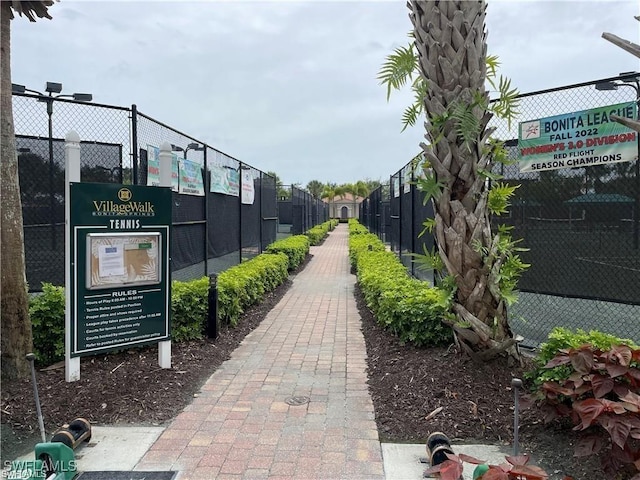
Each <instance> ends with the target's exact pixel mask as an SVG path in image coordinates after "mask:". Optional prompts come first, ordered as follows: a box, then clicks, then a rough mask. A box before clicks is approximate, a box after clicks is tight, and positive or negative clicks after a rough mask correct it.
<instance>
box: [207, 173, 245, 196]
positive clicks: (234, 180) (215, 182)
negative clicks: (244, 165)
mask: <svg viewBox="0 0 640 480" xmlns="http://www.w3.org/2000/svg"><path fill="white" fill-rule="evenodd" d="M209 169H210V171H211V182H210V185H209V191H210V192H212V193H222V194H224V195H232V196H234V197H237V196H238V195H240V175H239V174H238V171H237V170H235V169H233V168H227V167H220V166H217V165H213V166H211V167H209Z"/></svg>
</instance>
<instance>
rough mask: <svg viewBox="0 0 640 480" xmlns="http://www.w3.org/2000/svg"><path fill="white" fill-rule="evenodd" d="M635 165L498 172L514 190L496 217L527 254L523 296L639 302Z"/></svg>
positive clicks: (515, 168)
mask: <svg viewBox="0 0 640 480" xmlns="http://www.w3.org/2000/svg"><path fill="white" fill-rule="evenodd" d="M635 163H636V162H625V163H620V164H612V165H607V166H592V167H587V168H576V169H570V170H550V171H547V172H539V173H521V172H520V171H519V170H518V168H517V166H515V165H511V166H507V167H505V169H504V177H505V178H504V180H505V181H508V182H509V183H513V184H518V185H520V187H519V188H518V189H517V190H516V193H515V195H514V198H513V201H512V206H511V210H510V212H509V214H508V216H507V217H506V218H499V219H498V220H500V221H501V223H507V224H509V225H511V226H513V227H514V236H515V237H516V238H522V245H523V246H524V247H526V248H527V249H528V251H525V252H523V253H522V257H523V259H524V260H525V261H526V262H527V263H530V264H531V268H529V269H528V270H527V271H525V272H524V274H523V275H522V279H521V281H520V284H519V285H520V288H521V289H522V290H523V291H532V292H539V293H544V294H552V295H564V296H578V297H581V298H592V299H601V300H608V301H614V302H623V303H633V304H640V297H639V296H638V286H639V285H640V255H639V254H638V242H637V238H636V232H637V230H636V228H635V222H636V218H634V202H635V200H634V199H635V197H636V195H638V193H637V192H634V189H636V188H637V186H636V185H635V183H636V179H635V175H634V171H635V168H636V166H635ZM594 185H595V187H594ZM585 192H588V193H585Z"/></svg>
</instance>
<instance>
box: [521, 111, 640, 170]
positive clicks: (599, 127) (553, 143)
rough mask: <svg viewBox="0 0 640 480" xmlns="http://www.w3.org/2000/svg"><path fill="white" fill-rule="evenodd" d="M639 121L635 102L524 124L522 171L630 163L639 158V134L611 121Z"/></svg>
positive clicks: (522, 130) (522, 123)
mask: <svg viewBox="0 0 640 480" xmlns="http://www.w3.org/2000/svg"><path fill="white" fill-rule="evenodd" d="M611 115H617V116H619V117H627V118H632V119H635V118H636V116H637V112H636V105H635V103H633V102H629V103H619V104H616V105H611V106H608V107H599V108H594V109H591V110H582V111H579V112H573V113H566V114H563V115H556V116H554V117H547V118H541V119H537V120H530V121H527V122H521V123H520V125H519V135H518V150H519V153H520V171H521V172H535V171H541V170H555V169H559V168H576V167H588V166H590V165H600V164H605V163H616V162H629V161H633V160H635V159H636V158H637V157H638V146H637V143H636V142H637V139H638V134H637V133H636V132H634V131H633V130H631V129H630V128H628V127H625V126H624V125H622V124H620V123H617V122H614V121H613V120H611V118H610V117H611Z"/></svg>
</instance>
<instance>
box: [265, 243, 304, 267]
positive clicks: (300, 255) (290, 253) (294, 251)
mask: <svg viewBox="0 0 640 480" xmlns="http://www.w3.org/2000/svg"><path fill="white" fill-rule="evenodd" d="M309 245H310V243H309V237H307V236H306V235H294V236H292V237H287V238H283V239H282V240H277V241H275V242H273V243H272V244H271V245H269V246H268V247H267V249H266V252H267V253H284V254H285V255H286V256H287V258H288V259H289V271H291V270H295V269H296V267H298V265H300V264H301V263H302V262H303V261H304V259H305V258H306V257H307V255H308V254H309Z"/></svg>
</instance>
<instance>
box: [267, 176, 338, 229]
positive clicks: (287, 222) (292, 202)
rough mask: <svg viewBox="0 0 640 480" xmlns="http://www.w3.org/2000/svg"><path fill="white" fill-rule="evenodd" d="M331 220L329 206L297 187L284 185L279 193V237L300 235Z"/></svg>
mask: <svg viewBox="0 0 640 480" xmlns="http://www.w3.org/2000/svg"><path fill="white" fill-rule="evenodd" d="M328 220H329V205H328V204H327V203H326V202H324V201H322V200H321V199H319V198H314V197H313V195H311V194H310V193H309V192H307V191H306V190H302V189H300V188H298V187H296V186H295V185H283V186H281V187H280V188H279V193H278V235H279V236H280V237H286V236H289V235H300V234H302V233H304V232H306V231H307V230H309V229H310V228H311V227H313V226H315V225H319V224H321V223H323V222H326V221H328Z"/></svg>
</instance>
